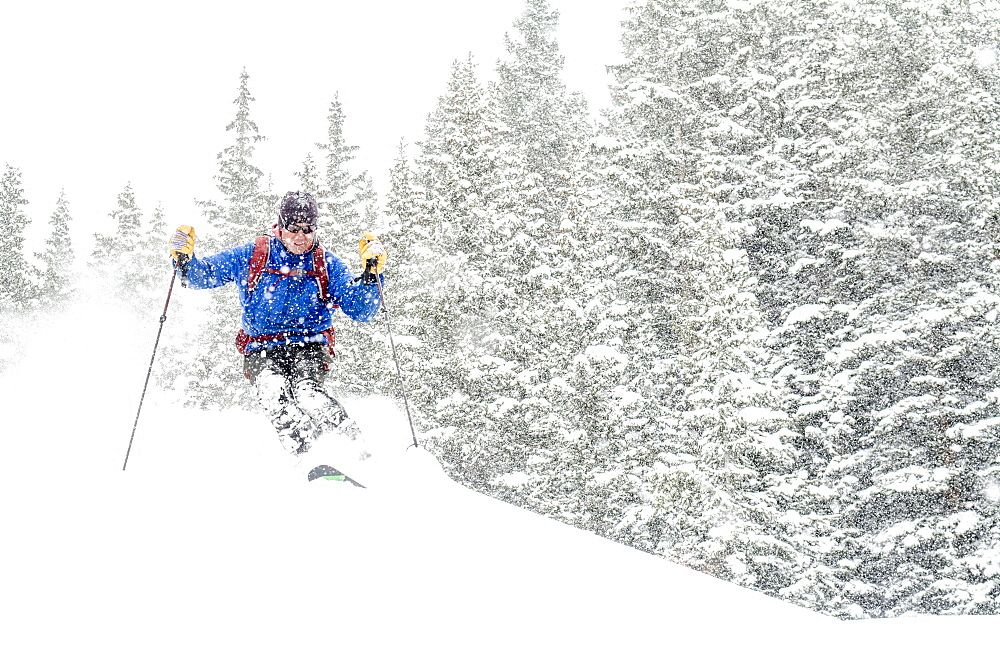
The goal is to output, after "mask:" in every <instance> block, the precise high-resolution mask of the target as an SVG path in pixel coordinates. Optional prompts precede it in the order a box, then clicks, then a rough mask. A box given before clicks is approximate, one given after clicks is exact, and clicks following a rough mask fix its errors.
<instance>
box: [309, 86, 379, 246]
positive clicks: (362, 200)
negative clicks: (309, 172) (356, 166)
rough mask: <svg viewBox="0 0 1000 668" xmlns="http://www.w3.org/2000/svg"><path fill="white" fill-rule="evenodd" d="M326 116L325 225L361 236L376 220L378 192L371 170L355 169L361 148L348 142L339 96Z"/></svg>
mask: <svg viewBox="0 0 1000 668" xmlns="http://www.w3.org/2000/svg"><path fill="white" fill-rule="evenodd" d="M326 119H327V137H326V141H325V142H322V143H317V144H316V147H317V148H319V149H320V150H322V151H324V157H325V171H324V172H323V175H322V178H321V180H320V187H319V190H318V196H317V202H318V203H319V207H320V215H321V216H322V219H323V223H322V225H323V228H324V229H327V230H329V232H330V235H331V237H333V238H339V237H341V236H346V237H347V238H354V237H358V238H360V235H361V234H362V233H363V232H364V231H365V230H368V229H370V228H371V227H372V226H373V225H374V223H375V216H376V215H377V212H376V211H375V206H376V195H375V191H374V188H373V187H372V182H371V179H370V178H369V177H368V174H367V172H360V173H354V172H353V171H352V170H351V161H352V160H354V158H355V155H354V154H355V153H356V152H357V151H358V148H359V147H357V146H350V145H348V144H347V142H346V140H345V138H344V123H345V120H346V116H345V114H344V108H343V105H342V104H341V102H340V96H339V95H337V96H335V97H334V100H333V102H331V103H330V109H329V113H328V114H327V117H326Z"/></svg>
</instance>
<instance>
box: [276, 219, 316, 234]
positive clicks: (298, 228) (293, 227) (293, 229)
mask: <svg viewBox="0 0 1000 668" xmlns="http://www.w3.org/2000/svg"><path fill="white" fill-rule="evenodd" d="M278 222H280V223H281V226H282V227H283V228H284V229H285V230H286V231H287V232H289V233H291V234H299V233H300V232H301V233H302V234H312V233H313V232H315V231H316V226H315V225H309V224H306V225H301V224H298V223H286V222H285V221H284V220H282V219H280V218H279V219H278Z"/></svg>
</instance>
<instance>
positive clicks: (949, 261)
mask: <svg viewBox="0 0 1000 668" xmlns="http://www.w3.org/2000/svg"><path fill="white" fill-rule="evenodd" d="M853 12H854V13H853V14H852V13H851V12H845V13H844V14H843V17H844V20H845V21H850V23H849V24H848V25H846V26H844V27H843V28H842V30H843V31H844V33H848V32H849V31H850V30H851V28H853V27H854V26H856V25H858V24H861V25H868V26H875V28H874V29H872V30H866V31H861V30H855V32H854V35H853V37H854V39H853V41H851V42H850V46H851V48H850V49H849V50H848V51H847V53H846V54H845V56H846V57H845V64H844V67H843V68H842V69H844V70H846V72H847V73H848V74H851V75H852V76H849V77H845V82H849V90H850V92H851V94H852V98H853V99H855V100H857V101H858V102H859V104H863V105H864V108H865V109H866V110H868V111H869V113H868V115H867V119H866V124H867V125H868V126H869V127H871V128H873V129H874V130H875V131H874V132H872V133H871V134H870V135H867V136H866V137H865V143H864V145H863V151H862V149H861V148H859V149H858V150H857V154H858V155H859V159H858V160H857V161H856V162H855V163H854V164H851V165H848V169H844V170H843V172H844V173H843V175H842V178H844V179H845V181H847V184H848V185H849V187H851V189H852V193H851V194H852V200H853V202H852V206H851V208H852V209H853V213H854V214H855V216H856V217H857V218H859V219H860V220H861V221H864V224H865V225H866V227H867V228H868V229H869V230H870V237H871V239H872V241H871V242H870V244H869V246H870V248H866V249H865V250H866V255H867V256H869V257H870V258H871V260H870V264H871V265H874V266H876V267H879V268H880V269H881V272H880V273H881V275H883V276H887V277H888V280H885V281H884V282H883V284H882V285H881V286H880V289H879V290H878V292H874V291H873V292H872V294H871V296H870V297H869V298H867V299H865V300H863V301H861V302H860V303H858V304H857V308H856V309H855V310H853V312H852V313H851V323H850V324H851V325H853V332H852V336H851V338H850V340H848V341H846V342H844V343H843V344H842V345H841V346H839V347H838V348H836V349H835V350H834V351H833V353H834V354H833V355H832V356H831V360H830V361H831V363H832V365H836V370H838V371H839V376H840V377H841V378H842V379H843V382H844V383H845V384H848V383H849V384H850V387H851V390H852V391H851V395H852V396H851V397H850V400H849V401H846V400H845V401H844V402H843V404H842V406H843V408H842V410H843V413H844V415H845V417H846V419H847V421H849V423H850V424H851V426H852V428H853V430H854V432H855V434H856V438H855V440H854V442H853V443H852V446H853V447H851V448H849V449H846V450H845V451H843V452H842V453H841V454H840V456H839V457H838V458H836V459H835V460H834V461H833V462H832V464H831V468H832V469H834V470H835V471H836V477H835V478H834V481H835V482H837V483H839V491H840V493H841V499H840V501H841V502H842V503H843V504H844V508H843V511H842V512H843V518H844V526H845V529H846V530H848V531H849V532H850V534H849V535H850V538H851V540H849V541H846V544H847V550H845V551H847V552H849V554H850V561H848V562H847V563H848V564H849V565H850V567H849V568H848V569H847V572H846V573H845V574H844V576H843V577H844V579H845V580H846V581H847V583H848V585H847V588H848V591H849V592H850V593H849V595H848V597H847V600H848V601H849V602H850V603H852V604H853V605H854V608H853V609H852V612H853V613H854V614H856V615H859V616H860V615H865V616H882V615H899V614H907V613H913V612H924V613H974V614H975V613H978V614H991V613H995V612H997V603H996V592H997V588H996V584H995V578H994V577H993V576H992V575H991V573H995V572H996V569H997V568H998V563H1000V557H998V556H997V552H996V542H995V540H996V526H997V514H996V511H995V499H994V498H990V496H989V495H988V494H986V493H984V492H985V489H986V484H985V481H986V480H987V479H988V478H989V476H990V475H991V474H990V472H991V471H993V470H995V469H996V466H997V462H998V458H997V448H996V445H997V441H998V437H1000V432H998V431H997V427H996V422H995V420H996V418H995V416H996V414H997V410H998V406H997V396H996V387H997V383H998V381H1000V379H998V376H997V368H998V363H1000V359H998V352H997V351H998V346H997V343H998V341H997V335H996V332H995V324H994V323H993V322H991V316H990V314H991V313H994V314H995V312H996V309H997V306H998V296H997V294H996V291H995V289H994V288H993V283H994V280H995V279H994V276H995V270H996V266H995V265H993V266H991V263H992V261H993V249H994V245H995V239H996V237H995V236H994V233H995V230H992V229H991V225H992V223H991V220H992V217H993V215H994V213H995V207H996V204H995V184H996V182H997V166H996V164H995V163H994V162H993V161H992V157H991V156H992V155H993V153H994V148H993V147H995V146H996V143H997V141H998V139H1000V137H998V134H997V133H998V130H997V127H998V126H997V121H998V118H1000V102H998V98H997V92H998V91H997V84H996V73H995V72H984V71H983V69H982V63H981V62H979V59H978V58H977V53H978V52H979V51H981V50H982V49H983V48H984V45H990V48H995V46H994V45H995V44H996V43H997V41H998V39H1000V30H998V24H997V20H998V18H1000V8H997V7H994V6H988V7H987V6H980V5H979V4H978V3H943V2H931V3H920V4H915V3H906V2H890V3H886V4H885V5H884V6H870V7H869V6H865V7H860V8H853ZM871 82H878V85H877V86H873V85H871ZM848 179H849V180H848ZM890 242H891V243H890ZM845 399H846V398H845ZM831 477H833V476H831Z"/></svg>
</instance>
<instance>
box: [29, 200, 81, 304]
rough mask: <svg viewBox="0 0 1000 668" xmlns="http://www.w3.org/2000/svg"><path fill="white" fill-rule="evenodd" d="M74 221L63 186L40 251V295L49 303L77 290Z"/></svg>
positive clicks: (67, 298)
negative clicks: (72, 233) (43, 245)
mask: <svg viewBox="0 0 1000 668" xmlns="http://www.w3.org/2000/svg"><path fill="white" fill-rule="evenodd" d="M72 221H73V218H72V216H70V213H69V202H68V201H67V199H66V191H65V190H61V191H60V192H59V198H58V199H57V200H56V208H55V211H53V212H52V217H51V218H49V235H48V236H47V237H46V239H45V248H44V250H43V251H42V253H41V254H38V259H39V261H40V262H41V264H42V284H41V290H40V292H41V297H42V300H43V302H44V303H45V304H47V305H49V306H60V305H62V304H65V303H66V302H67V301H69V299H70V298H72V296H73V294H74V293H75V292H76V280H75V277H76V270H75V268H74V266H73V265H74V262H75V254H74V252H73V240H72V238H71V237H70V234H69V224H70V223H71V222H72Z"/></svg>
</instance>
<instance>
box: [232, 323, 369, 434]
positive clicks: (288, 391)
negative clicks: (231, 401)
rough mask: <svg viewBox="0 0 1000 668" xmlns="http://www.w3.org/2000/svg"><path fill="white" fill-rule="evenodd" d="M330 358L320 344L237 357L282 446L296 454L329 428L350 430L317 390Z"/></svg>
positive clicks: (329, 400)
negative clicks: (241, 360) (241, 362)
mask: <svg viewBox="0 0 1000 668" xmlns="http://www.w3.org/2000/svg"><path fill="white" fill-rule="evenodd" d="M330 360H331V357H330V353H329V352H328V351H327V348H326V346H325V345H324V344H321V343H305V344H300V343H291V344H286V345H281V346H275V347H273V348H265V349H264V350H258V351H254V352H251V353H247V354H246V355H245V356H244V357H243V371H244V373H245V374H246V377H247V379H249V381H250V383H251V384H252V385H253V387H254V389H255V391H256V394H257V400H258V402H259V403H260V405H261V407H262V408H263V409H264V412H265V413H266V414H267V416H268V418H269V419H270V420H271V424H273V425H274V429H275V431H277V432H278V436H279V438H280V439H281V441H282V445H284V447H285V448H286V449H287V450H289V451H290V452H293V453H296V454H302V453H303V452H305V451H306V450H308V449H309V446H310V445H311V444H312V442H313V440H315V439H316V438H317V437H319V436H320V435H321V434H323V433H325V432H327V431H330V430H332V429H337V428H341V429H345V428H347V427H349V426H350V427H353V421H351V420H350V419H349V418H348V416H347V411H345V410H344V407H343V406H342V405H341V404H340V402H339V401H337V400H336V399H335V398H333V397H332V396H330V395H329V394H328V393H327V392H326V390H324V389H323V383H324V382H325V381H326V377H327V376H328V375H329V373H330Z"/></svg>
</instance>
